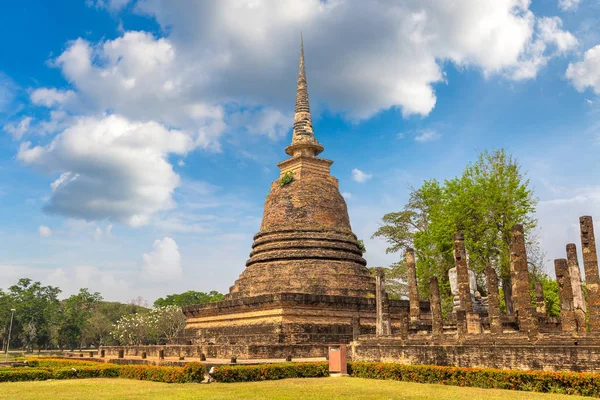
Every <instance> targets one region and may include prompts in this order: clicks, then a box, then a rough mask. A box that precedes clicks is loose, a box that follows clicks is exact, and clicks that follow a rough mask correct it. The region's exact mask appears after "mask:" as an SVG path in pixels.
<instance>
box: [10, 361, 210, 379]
mask: <svg viewBox="0 0 600 400" xmlns="http://www.w3.org/2000/svg"><path fill="white" fill-rule="evenodd" d="M45 361H49V362H45ZM39 364H40V366H39V367H37V368H6V369H0V382H18V381H40V380H47V379H77V378H80V379H81V378H129V379H139V380H148V381H153V382H164V383H193V382H195V383H200V382H202V381H203V380H204V366H203V365H202V364H200V363H189V364H187V365H186V366H185V367H162V366H150V365H144V366H142V365H116V364H95V363H94V364H92V365H86V363H85V362H72V361H71V360H44V361H42V362H40V363H39ZM90 364H91V363H90Z"/></svg>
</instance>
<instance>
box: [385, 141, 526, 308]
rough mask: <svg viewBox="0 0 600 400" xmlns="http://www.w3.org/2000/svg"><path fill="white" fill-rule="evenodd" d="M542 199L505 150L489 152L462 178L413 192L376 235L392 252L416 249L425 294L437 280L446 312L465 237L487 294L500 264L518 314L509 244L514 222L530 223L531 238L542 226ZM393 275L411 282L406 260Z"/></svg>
mask: <svg viewBox="0 0 600 400" xmlns="http://www.w3.org/2000/svg"><path fill="white" fill-rule="evenodd" d="M536 204H537V199H536V198H535V197H534V195H533V191H532V190H531V188H530V187H529V181H528V180H527V179H526V178H525V177H524V175H523V173H522V172H521V167H520V165H519V163H518V162H517V160H515V159H514V158H513V157H511V156H510V155H507V154H506V152H505V151H504V150H497V151H493V152H487V151H485V152H483V153H481V154H480V155H479V157H478V159H477V161H476V162H475V163H473V164H469V165H467V167H466V168H465V170H464V172H463V173H462V175H461V176H460V177H456V178H453V179H449V180H446V181H445V182H444V183H443V184H440V183H439V182H437V181H436V180H430V181H425V182H423V185H422V186H421V187H420V188H418V189H414V188H411V192H410V197H409V201H408V203H407V204H406V205H405V206H404V209H403V210H402V211H400V212H395V213H389V214H386V215H384V216H383V225H382V226H381V227H380V228H379V229H378V230H377V231H376V232H375V233H374V234H373V237H382V238H384V239H385V240H386V241H387V242H388V243H389V244H390V246H389V247H388V249H387V252H400V256H401V259H403V258H404V252H405V250H406V248H408V247H413V248H414V249H415V255H416V258H417V265H416V269H417V281H418V285H419V293H420V295H421V296H422V297H424V298H427V297H428V295H429V287H428V281H429V278H430V277H431V276H434V275H435V276H437V277H438V279H439V283H440V294H441V296H442V302H443V307H444V310H445V311H448V308H449V307H451V294H450V286H449V281H448V270H449V269H450V268H452V267H454V260H453V236H454V234H455V233H457V232H462V233H464V235H465V246H466V248H467V251H468V255H469V266H470V268H471V269H473V270H474V272H475V273H476V274H477V276H478V282H479V284H480V291H481V292H482V293H485V290H484V289H485V286H484V285H483V277H484V274H483V271H484V270H485V268H486V266H488V265H492V266H494V267H495V268H496V269H497V271H498V274H499V276H500V278H501V282H502V287H503V288H504V291H503V293H504V295H505V300H506V304H507V305H508V308H509V311H512V296H511V285H510V258H509V244H510V238H511V230H512V227H513V225H514V224H516V223H520V224H523V225H524V228H525V232H526V235H527V236H529V233H531V232H532V230H533V229H534V228H535V226H536V222H537V221H536V219H535V214H534V213H535V206H536ZM391 269H392V271H391V274H390V275H391V276H395V277H397V279H401V280H405V279H406V266H405V265H404V263H403V262H402V261H401V262H399V263H396V264H394V265H392V266H391Z"/></svg>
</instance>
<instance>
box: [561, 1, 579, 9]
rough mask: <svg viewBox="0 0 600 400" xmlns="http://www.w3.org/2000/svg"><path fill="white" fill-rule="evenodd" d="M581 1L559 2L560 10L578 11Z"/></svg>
mask: <svg viewBox="0 0 600 400" xmlns="http://www.w3.org/2000/svg"><path fill="white" fill-rule="evenodd" d="M579 3H581V0H558V8H560V9H561V10H563V11H576V10H577V7H578V6H579Z"/></svg>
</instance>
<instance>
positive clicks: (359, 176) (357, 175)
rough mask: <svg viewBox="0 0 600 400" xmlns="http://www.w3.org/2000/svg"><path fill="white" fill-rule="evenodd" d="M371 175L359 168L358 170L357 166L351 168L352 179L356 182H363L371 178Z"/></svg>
mask: <svg viewBox="0 0 600 400" xmlns="http://www.w3.org/2000/svg"><path fill="white" fill-rule="evenodd" d="M372 177H373V175H371V174H369V173H366V172H363V171H361V170H360V169H358V168H354V169H353V170H352V179H353V180H354V181H355V182H358V183H365V182H366V181H368V180H369V179H371V178H372Z"/></svg>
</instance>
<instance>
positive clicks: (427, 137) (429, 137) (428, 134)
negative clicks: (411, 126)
mask: <svg viewBox="0 0 600 400" xmlns="http://www.w3.org/2000/svg"><path fill="white" fill-rule="evenodd" d="M440 137H441V135H440V134H439V133H437V132H436V131H434V130H433V129H423V130H420V131H418V132H417V134H416V136H415V141H416V142H420V143H425V142H433V141H435V140H438V139H439V138H440Z"/></svg>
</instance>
